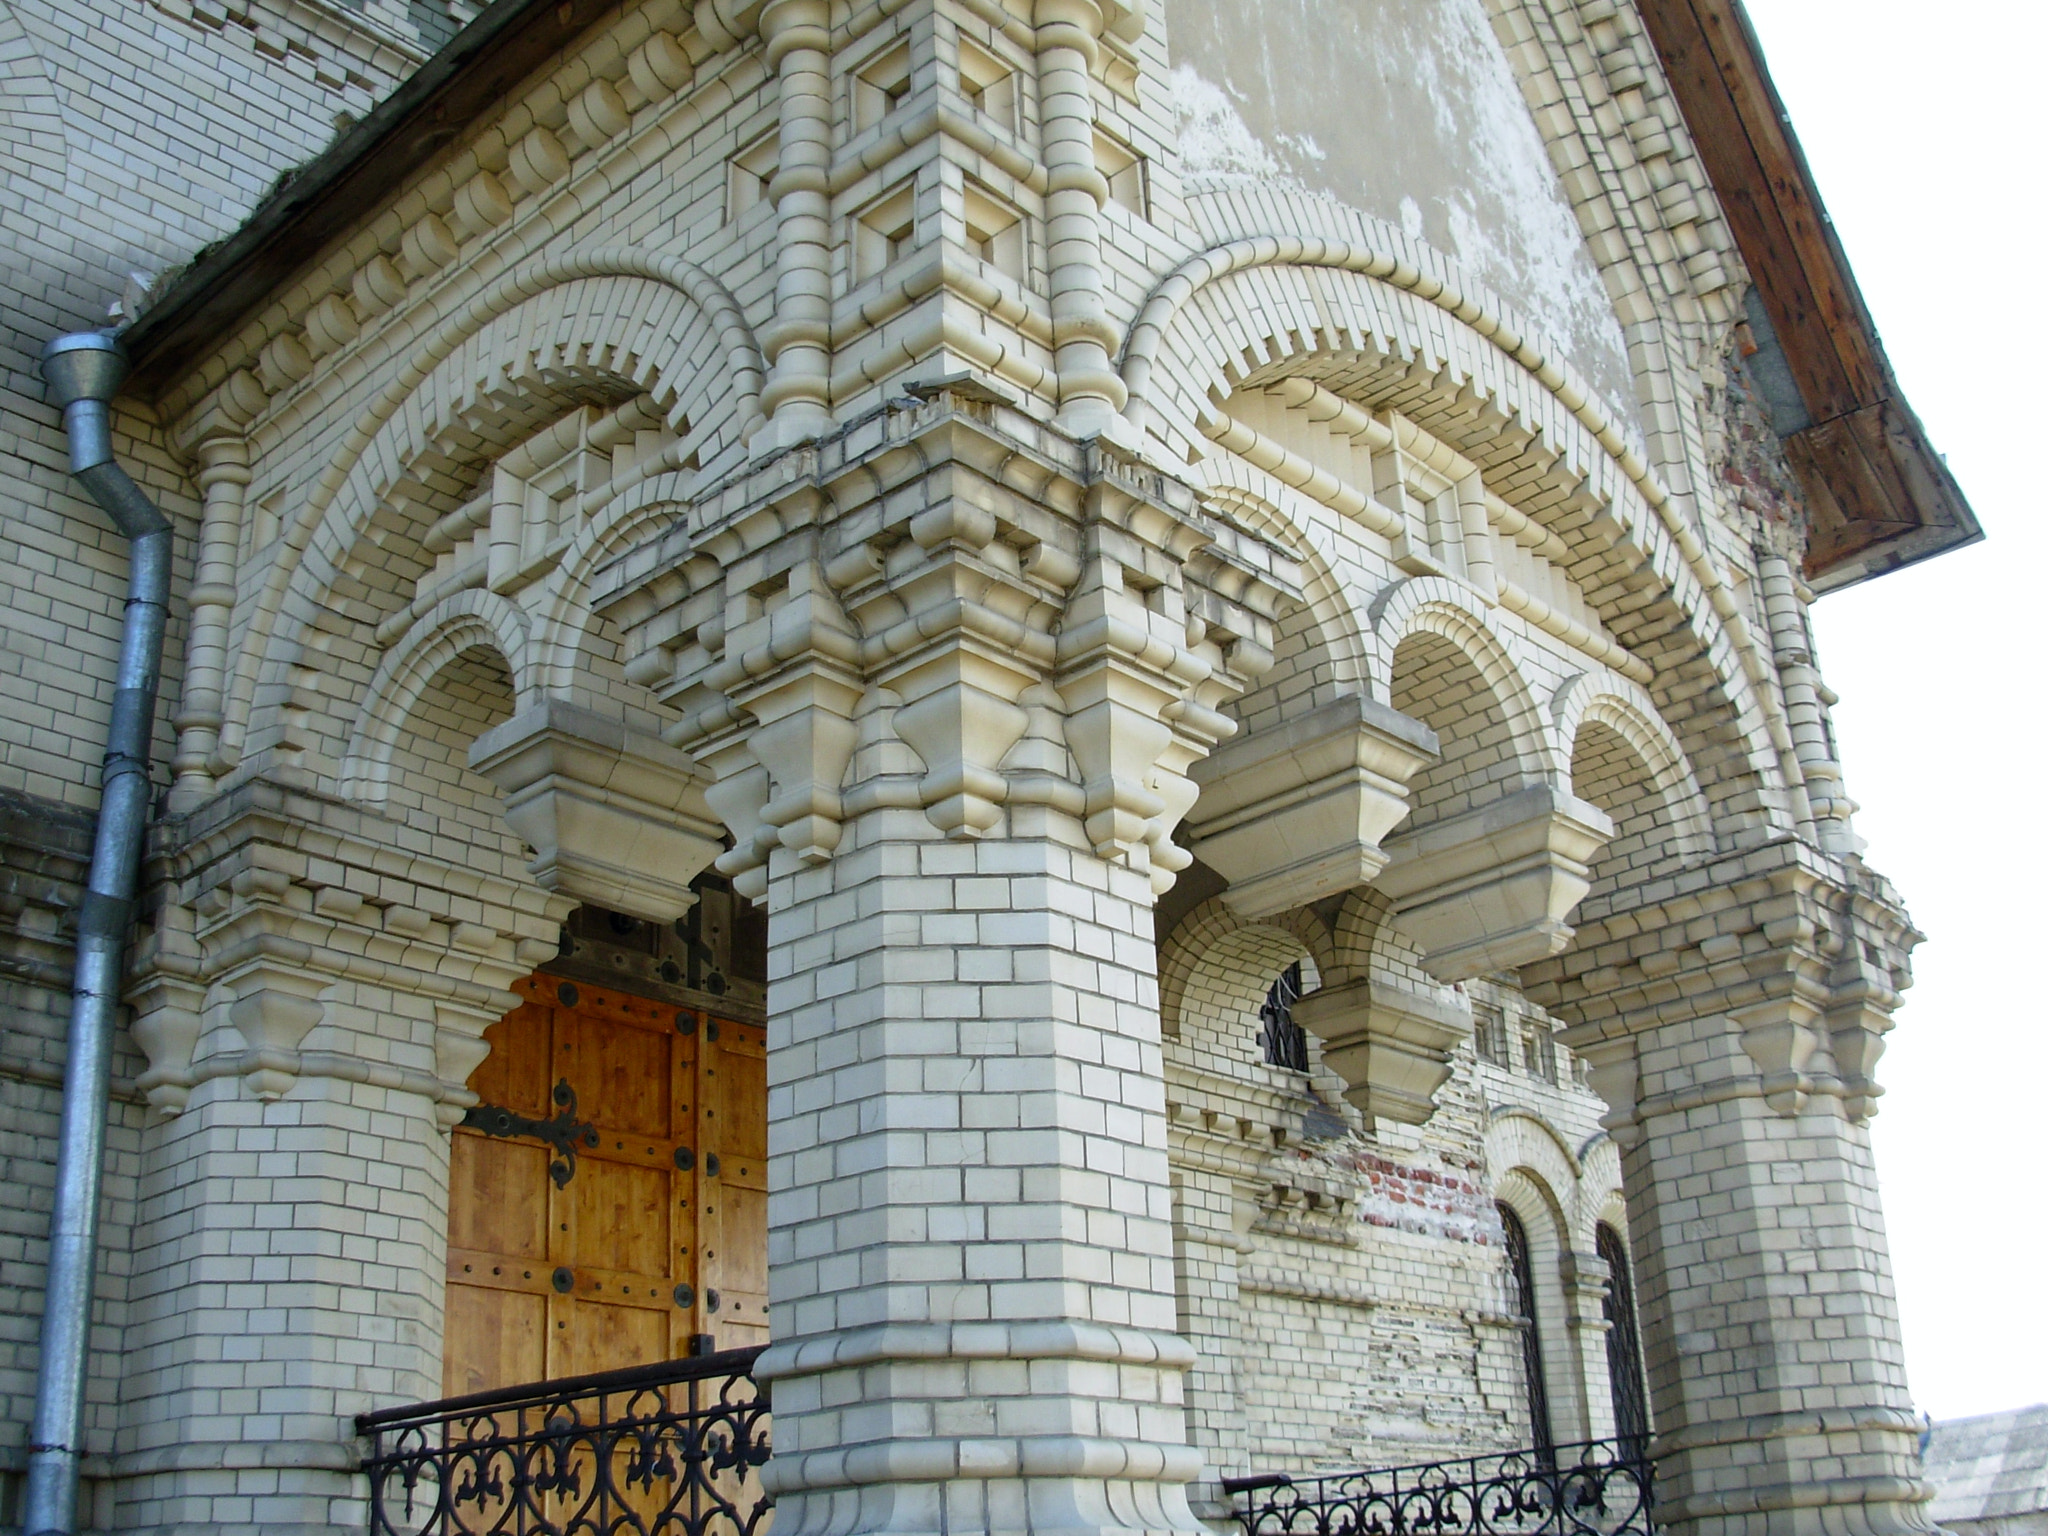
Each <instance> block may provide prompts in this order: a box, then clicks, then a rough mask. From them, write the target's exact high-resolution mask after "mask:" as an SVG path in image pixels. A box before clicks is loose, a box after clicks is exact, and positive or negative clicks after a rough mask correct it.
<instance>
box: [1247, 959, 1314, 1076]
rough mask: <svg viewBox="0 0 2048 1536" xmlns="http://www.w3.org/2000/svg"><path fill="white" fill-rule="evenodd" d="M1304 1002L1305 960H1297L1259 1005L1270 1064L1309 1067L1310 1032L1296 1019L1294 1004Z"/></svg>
mask: <svg viewBox="0 0 2048 1536" xmlns="http://www.w3.org/2000/svg"><path fill="white" fill-rule="evenodd" d="M1300 1001H1301V962H1300V961H1299V960H1297V961H1295V963H1294V964H1292V965H1290V966H1289V967H1287V969H1286V970H1284V971H1282V972H1281V973H1280V979H1279V980H1278V981H1276V982H1274V983H1273V987H1272V990H1271V991H1269V992H1268V993H1267V994H1266V1001H1265V1002H1264V1004H1262V1005H1261V1006H1260V1008H1259V1045H1260V1047H1261V1048H1262V1049H1263V1050H1264V1052H1265V1056H1266V1065H1268V1066H1271V1067H1288V1068H1291V1069H1292V1070H1294V1071H1296V1072H1306V1071H1307V1070H1308V1035H1307V1034H1306V1033H1305V1032H1304V1031H1303V1029H1302V1027H1301V1026H1300V1025H1299V1024H1297V1023H1295V1022H1294V1005H1295V1004H1296V1003H1298V1002H1300Z"/></svg>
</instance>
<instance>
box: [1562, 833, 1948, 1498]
mask: <svg viewBox="0 0 2048 1536" xmlns="http://www.w3.org/2000/svg"><path fill="white" fill-rule="evenodd" d="M1676 883H1677V884H1678V885H1679V886H1680V889H1679V890H1678V891H1677V892H1676V893H1674V894H1670V895H1668V896H1667V897H1666V899H1664V900H1662V901H1659V902H1656V903H1651V904H1645V905H1642V906H1638V907H1635V908H1633V909H1631V910H1627V911H1607V912H1604V913H1596V914H1593V915H1591V916H1590V917H1589V916H1587V915H1586V914H1581V918H1580V922H1579V929H1578V942H1577V945H1576V947H1575V948H1574V949H1573V951H1572V952H1571V953H1569V954H1566V955H1563V956H1560V957H1559V958H1557V959H1555V960H1551V961H1545V962H1542V963H1539V964H1537V965H1532V966H1528V967H1525V968H1524V970H1523V977H1524V981H1525V984H1526V985H1527V986H1528V989H1529V994H1530V996H1531V997H1532V998H1534V999H1535V1000H1537V1001H1538V1002H1540V1003H1542V1004H1543V1005H1544V1006H1546V1007H1548V1008H1550V1009H1551V1010H1552V1011H1553V1012H1555V1013H1557V1014H1558V1015H1559V1016H1560V1017H1562V1018H1564V1019H1566V1020H1567V1021H1569V1022H1570V1024H1571V1026H1572V1027H1571V1028H1570V1030H1569V1031H1568V1032H1567V1033H1566V1034H1565V1036H1564V1039H1565V1042H1566V1043H1567V1044H1568V1045H1569V1046H1570V1047H1571V1048H1572V1049H1573V1050H1574V1051H1576V1052H1578V1053H1579V1054H1580V1055H1581V1056H1583V1057H1584V1058H1585V1059H1586V1062H1587V1064H1588V1068H1589V1072H1590V1075H1591V1079H1592V1083H1593V1086H1594V1087H1595V1088H1596V1089H1598V1090H1599V1092H1600V1093H1601V1095H1602V1097H1603V1098H1605V1099H1606V1100H1607V1103H1608V1105H1609V1109H1610V1113H1609V1115H1608V1116H1607V1117H1606V1120H1605V1122H1604V1123H1605V1124H1606V1125H1607V1126H1608V1127H1609V1129H1610V1130H1611V1131H1612V1132H1613V1133H1614V1136H1615V1139H1616V1141H1617V1142H1619V1143H1620V1145H1621V1149H1622V1169H1623V1178H1624V1185H1625V1189H1626V1193H1627V1199H1628V1214H1629V1228H1630V1234H1631V1246H1632V1248H1633V1250H1634V1254H1635V1257H1636V1263H1637V1267H1638V1271H1639V1282H1638V1284H1639V1289H1638V1302H1639V1307H1640V1311H1641V1320H1642V1325H1643V1334H1644V1343H1645V1356H1646V1364H1647V1366H1648V1370H1649V1376H1650V1391H1651V1400H1652V1412H1653V1416H1654V1419H1655V1428H1656V1437H1655V1440H1654V1443H1653V1445H1652V1448H1651V1449H1652V1454H1653V1455H1655V1456H1656V1457H1657V1458H1658V1482H1657V1505H1658V1508H1657V1521H1658V1524H1659V1525H1660V1526H1662V1527H1664V1528H1666V1529H1668V1530H1672V1531H1675V1532H1685V1533H1688V1536H1690V1533H1696V1532H1697V1533H1708V1532H1711V1533H1715V1536H1721V1533H1735V1532H1743V1533H1765V1532H1769V1533H1772V1536H1777V1533H1785V1536H1795V1533H1796V1536H1808V1533H1812V1536H1820V1533H1822V1532H1826V1533H1828V1536H1843V1533H1850V1536H1863V1533H1870V1536H1892V1533H1899V1532H1907V1531H1921V1530H1927V1529H1929V1528H1931V1522H1930V1521H1929V1520H1928V1518H1927V1515H1926V1500H1927V1499H1928V1498H1929V1497H1930V1496H1931V1490H1930V1489H1929V1488H1928V1486H1927V1485H1926V1484H1925V1483H1923V1482H1921V1481H1920V1477H1919V1460H1918V1455H1917V1435H1918V1428H1917V1425H1916V1422H1915V1420H1914V1418H1913V1413H1912V1403H1911V1398H1910V1396H1909V1395H1908V1393H1907V1389H1906V1378H1905V1367H1904V1360H1903V1355H1902V1352H1901V1349H1900V1343H1899V1327H1898V1314H1897V1306H1896V1303H1895V1301H1894V1298H1893V1293H1892V1285H1891V1268H1890V1262H1889V1259H1888V1256H1887V1254H1886V1251H1885V1237H1884V1223H1883V1218H1882V1215H1881V1213H1880V1211H1879V1209H1878V1198H1877V1175H1876V1171H1875V1168H1874V1166H1873V1164H1872V1160H1871V1154H1870V1135H1869V1131H1868V1128H1867V1126H1866V1123H1865V1122H1866V1120H1867V1117H1868V1115H1869V1112H1870V1106H1871V1103H1872V1100H1873V1099H1874V1098H1875V1096H1876V1095H1877V1094H1878V1093H1879V1092H1881V1091H1882V1090H1881V1089H1879V1088H1878V1086H1877V1084H1876V1083H1875V1081H1874V1080H1873V1079H1872V1076H1871V1072H1872V1069H1873V1068H1874V1066H1875V1063H1876V1059H1877V1055H1878V1053H1879V1052H1880V1051H1881V1049H1882V1037H1883V1034H1884V1032H1885V1031H1886V1030H1887V1029H1889V1028H1890V1013H1891V1010H1892V1009H1893V1008H1894V1007H1895V1006H1896V1004H1897V1002H1898V993H1899V990H1900V989H1901V988H1902V987H1903V986H1905V985H1906V984H1907V982H1908V980H1909V975H1908V972H1907V969H1906V966H1907V960H1906V956H1907V951H1908V949H1909V948H1910V946H1911V945H1912V943H1913V942H1914V941H1915V940H1916V939H1917V937H1918V935H1916V934H1915V933H1914V932H1913V930H1912V928H1911V925H1910V923H1909V922H1908V921H1907V919H1906V917H1905V914H1904V913H1903V912H1902V911H1901V910H1900V909H1899V907H1898V905H1897V902H1896V898H1895V897H1893V896H1892V894H1891V892H1890V891H1889V889H1888V888H1887V887H1885V886H1884V885H1883V883H1882V882H1881V881H1878V880H1877V879H1876V878H1875V877H1874V876H1871V875H1870V874H1869V873H1868V872H1867V871H1864V870H1862V869H1861V867H1860V866H1848V865H1842V864H1838V863H1837V862H1835V861H1834V860H1833V859H1831V858H1830V857H1829V856H1827V855H1826V854H1824V853H1821V852H1819V851H1817V850H1814V849H1812V848H1809V847H1806V846H1804V845H1802V844H1798V843H1790V842H1787V843H1781V844H1775V845H1772V846H1770V847H1766V848H1762V849H1758V850H1755V851H1754V852H1752V853H1750V854H1748V855H1743V856H1738V857H1735V858H1732V859H1728V860H1724V861H1723V862H1722V863H1720V864H1718V865H1715V866H1711V867H1708V868H1706V869H1702V870H1698V871H1694V872H1691V873H1690V874H1688V875H1686V876H1684V877H1681V878H1680V879H1679V880H1678V881H1677V882H1676Z"/></svg>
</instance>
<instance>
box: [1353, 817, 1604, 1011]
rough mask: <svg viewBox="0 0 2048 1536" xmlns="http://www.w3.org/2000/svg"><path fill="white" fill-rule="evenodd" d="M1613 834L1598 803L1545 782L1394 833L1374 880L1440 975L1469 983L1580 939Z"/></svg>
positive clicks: (1396, 918) (1399, 923)
mask: <svg viewBox="0 0 2048 1536" xmlns="http://www.w3.org/2000/svg"><path fill="white" fill-rule="evenodd" d="M1613 835H1614V823H1613V822H1611V821H1609V820H1608V819H1607V815H1606V813H1605V812H1603V811H1602V810H1600V808H1599V807H1598V806H1594V805H1589V804H1587V803H1586V802H1585V801H1583V800H1576V799H1573V798H1572V797H1571V796H1570V795H1567V794H1565V793H1564V792H1563V791H1561V790H1558V789H1555V788H1552V787H1551V786H1549V785H1536V786H1533V787H1531V788H1528V789H1523V790H1518V791H1516V792H1515V793H1513V794H1510V795H1505V796H1503V797H1502V798H1500V799H1498V800H1496V801H1494V802H1493V803H1492V804H1490V805H1483V806H1481V807H1479V808H1478V809H1477V810H1474V811H1467V812H1466V813H1465V814H1464V815H1462V816H1453V817H1449V818H1447V819H1445V820H1443V821H1439V822H1435V823H1433V824H1432V825H1430V826H1427V827H1423V828H1421V829H1419V830H1417V831H1414V832H1407V833H1403V834H1402V835H1401V836H1400V837H1397V838H1393V839H1391V840H1390V841H1389V842H1388V843H1387V850H1386V851H1387V854H1388V863H1387V867H1386V868H1385V869H1384V870H1382V871H1381V872H1380V874H1379V876H1378V877H1377V879H1375V880H1374V882H1373V883H1374V885H1375V886H1376V887H1377V888H1378V889H1379V890H1380V891H1381V893H1382V894H1384V895H1385V896H1387V897H1388V899H1390V900H1391V901H1392V902H1393V904H1394V922H1395V924H1396V925H1397V926H1398V927H1399V928H1400V929H1401V930H1402V932H1404V933H1405V934H1407V935H1408V936H1409V938H1410V939H1412V940H1413V941H1414V943H1415V945H1416V947H1417V948H1418V949H1420V950H1421V951H1422V953H1423V956H1424V961H1425V963H1426V964H1427V965H1428V967H1429V971H1430V974H1431V975H1433V976H1435V977H1437V978H1438V979H1439V980H1441V981H1462V980H1464V979H1465V978H1467V977H1471V976H1482V975H1485V974H1486V973H1487V972H1489V971H1499V970H1506V969H1508V968H1510V967H1513V966H1518V965H1526V964H1528V963H1529V962H1530V961H1532V960H1541V959H1544V958H1546V957H1548V956H1550V955H1554V954H1556V953H1557V952H1558V951H1559V950H1561V949H1563V948H1564V947H1565V945H1566V944H1568V943H1570V942H1571V936H1572V930H1571V927H1570V925H1569V924H1568V923H1567V922H1566V919H1567V918H1568V917H1569V916H1570V915H1571V911H1572V908H1573V907H1575V906H1577V905H1578V902H1579V898H1580V897H1582V896H1584V895H1585V894H1586V890H1587V887H1588V885H1589V883H1590V875H1589V866H1590V864H1591V862H1592V860H1593V858H1594V856H1595V855H1596V854H1598V853H1599V851H1600V849H1601V848H1602V847H1603V846H1604V845H1605V844H1606V842H1607V840H1608V838H1610V837H1612V836H1613Z"/></svg>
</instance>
